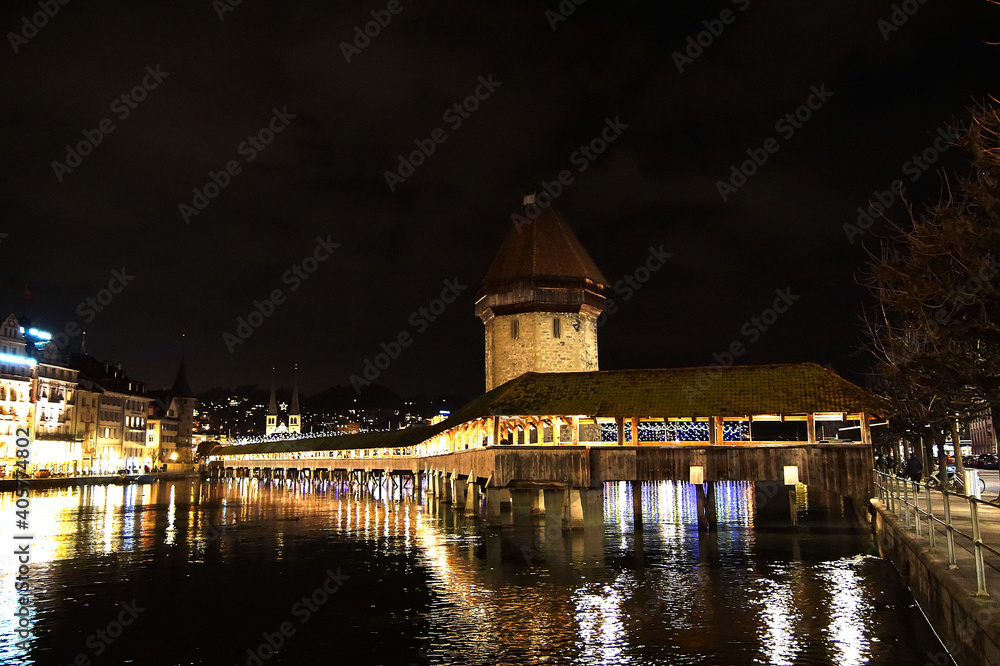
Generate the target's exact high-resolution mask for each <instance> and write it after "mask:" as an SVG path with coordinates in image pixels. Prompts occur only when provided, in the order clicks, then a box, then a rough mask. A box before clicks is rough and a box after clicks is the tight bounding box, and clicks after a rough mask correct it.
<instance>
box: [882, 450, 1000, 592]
mask: <svg viewBox="0 0 1000 666" xmlns="http://www.w3.org/2000/svg"><path fill="white" fill-rule="evenodd" d="M874 472H875V489H876V492H877V493H878V498H879V500H880V501H881V502H882V504H883V505H885V506H886V507H887V508H888V509H889V510H890V511H891V512H893V513H895V514H896V515H897V516H899V515H902V518H903V524H904V525H905V526H906V529H912V530H914V533H915V535H916V536H917V538H922V536H923V532H924V531H926V532H927V539H928V547H929V548H930V550H932V551H933V550H936V548H937V536H938V534H937V532H938V530H939V529H940V530H941V531H942V532H943V533H944V537H945V543H946V548H947V551H948V568H949V569H957V568H959V567H958V560H957V557H956V551H955V539H956V538H961V539H964V540H966V541H968V542H970V543H971V545H972V554H973V558H974V560H975V566H976V587H977V591H976V596H980V597H987V596H990V595H989V592H988V591H987V589H986V573H987V572H986V569H987V566H989V568H991V569H993V570H994V571H995V572H998V573H1000V569H998V567H997V566H995V565H993V564H990V565H987V564H986V562H985V560H984V553H986V552H989V553H992V554H993V556H995V557H997V558H1000V550H998V547H1000V543H993V544H992V545H991V544H987V543H986V542H984V541H983V527H984V523H985V525H986V526H988V528H993V527H994V526H995V527H997V528H1000V508H998V507H997V505H996V504H992V503H990V502H986V501H984V500H981V499H979V498H977V497H974V496H971V495H970V496H965V495H959V494H958V493H953V492H951V491H949V490H944V489H932V488H931V487H930V485H928V484H927V483H914V482H913V481H911V480H910V479H908V478H903V477H900V476H897V475H895V474H886V473H884V472H879V471H878V470H874ZM914 486H915V487H914ZM953 504H954V505H955V506H954V507H953ZM921 505H922V506H921ZM983 514H985V520H984V516H983ZM966 530H968V531H966ZM987 531H988V532H991V534H990V540H991V541H1000V531H992V529H988V530H987Z"/></svg>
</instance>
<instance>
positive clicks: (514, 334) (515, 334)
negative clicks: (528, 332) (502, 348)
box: [510, 319, 521, 340]
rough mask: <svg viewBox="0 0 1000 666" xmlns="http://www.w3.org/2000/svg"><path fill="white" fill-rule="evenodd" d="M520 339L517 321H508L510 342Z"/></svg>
mask: <svg viewBox="0 0 1000 666" xmlns="http://www.w3.org/2000/svg"><path fill="white" fill-rule="evenodd" d="M519 337H521V329H520V327H519V326H518V321H517V320H516V319H511V320H510V338H511V340H517V339H518V338H519Z"/></svg>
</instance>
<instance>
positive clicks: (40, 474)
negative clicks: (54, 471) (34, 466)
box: [35, 469, 51, 479]
mask: <svg viewBox="0 0 1000 666" xmlns="http://www.w3.org/2000/svg"><path fill="white" fill-rule="evenodd" d="M49 476H51V472H49V470H47V469H40V470H38V471H37V472H35V478H36V479H47V478H49Z"/></svg>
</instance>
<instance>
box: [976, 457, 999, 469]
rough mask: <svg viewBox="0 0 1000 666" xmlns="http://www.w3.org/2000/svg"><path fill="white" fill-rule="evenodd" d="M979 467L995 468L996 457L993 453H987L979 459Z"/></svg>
mask: <svg viewBox="0 0 1000 666" xmlns="http://www.w3.org/2000/svg"><path fill="white" fill-rule="evenodd" d="M979 468H980V469H997V457H996V455H995V454H992V453H988V454H986V455H985V456H984V457H983V458H981V459H980V461H979Z"/></svg>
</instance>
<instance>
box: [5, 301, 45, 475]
mask: <svg viewBox="0 0 1000 666" xmlns="http://www.w3.org/2000/svg"><path fill="white" fill-rule="evenodd" d="M27 347H28V341H27V340H26V339H25V337H24V334H23V333H22V332H21V325H20V323H19V322H18V321H17V318H15V317H14V315H9V316H8V317H7V318H6V319H5V320H4V322H3V324H2V325H0V465H2V466H3V467H4V468H5V469H7V468H10V467H12V466H13V465H14V463H15V462H16V460H17V458H16V457H15V454H14V451H15V448H16V445H15V440H16V439H17V429H18V428H28V427H30V426H31V421H32V418H33V417H34V410H33V403H32V391H31V389H32V384H33V383H34V381H33V380H34V371H35V365H36V364H37V361H35V359H34V358H33V357H32V356H30V355H28V353H27Z"/></svg>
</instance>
